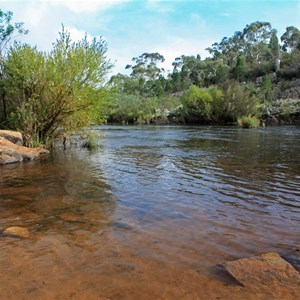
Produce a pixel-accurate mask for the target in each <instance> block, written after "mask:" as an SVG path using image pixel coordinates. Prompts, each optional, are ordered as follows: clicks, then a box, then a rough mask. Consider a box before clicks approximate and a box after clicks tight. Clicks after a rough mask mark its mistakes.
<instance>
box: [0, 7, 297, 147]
mask: <svg viewBox="0 0 300 300" xmlns="http://www.w3.org/2000/svg"><path fill="white" fill-rule="evenodd" d="M0 16H1V18H0V23H1V26H2V27H3V30H2V31H1V33H0V49H1V53H0V129H8V130H17V131H20V132H21V133H22V134H23V138H24V145H25V146H29V147H36V146H38V145H41V144H42V145H45V146H46V147H47V148H49V147H51V145H53V141H54V140H55V139H56V138H57V137H58V136H60V137H61V138H63V137H65V136H68V135H69V134H72V133H74V132H77V131H78V130H80V129H81V128H85V127H88V126H90V125H92V124H106V123H110V124H113V123H117V124H159V125H162V124H188V125H234V126H241V127H243V128H253V127H258V126H269V125H281V124H285V125H288V124H299V123H300V68H299V62H300V31H299V29H298V28H296V27H294V26H288V27H286V32H285V33H284V34H283V35H282V36H281V37H279V36H278V35H277V30H276V29H274V28H273V27H272V25H271V24H270V23H269V22H261V21H257V22H253V23H251V24H248V25H246V26H245V28H244V29H242V30H241V31H236V32H235V33H234V34H233V35H232V36H231V37H224V38H223V39H222V40H221V41H220V42H216V43H214V44H213V45H212V46H211V47H208V48H207V49H206V50H207V51H208V52H209V54H210V56H209V57H208V58H205V59H202V58H201V57H200V55H196V56H193V55H191V56H186V55H181V56H180V57H177V58H175V59H174V62H173V63H172V67H173V70H172V71H169V72H166V71H165V70H164V69H163V68H162V67H161V64H162V63H163V62H164V60H165V59H164V57H163V55H161V54H160V53H157V52H156V53H147V52H145V53H143V54H141V55H140V56H138V57H134V58H132V60H131V64H128V65H126V66H125V69H126V70H127V72H130V74H129V75H125V74H120V73H119V74H116V75H112V76H111V77H110V78H108V75H109V74H110V72H111V70H112V67H113V64H112V63H111V61H110V60H109V59H108V58H107V56H106V53H107V44H106V42H105V41H104V40H103V39H102V37H100V38H94V39H93V40H92V41H89V40H88V38H87V35H86V36H85V37H84V38H83V39H82V40H80V41H72V40H71V37H70V33H69V32H68V31H67V30H65V28H64V26H62V29H61V32H60V33H59V37H58V39H57V40H56V41H55V42H54V43H53V46H52V49H51V50H50V51H49V52H42V51H40V50H38V49H37V47H35V46H31V45H28V44H22V43H20V42H18V41H16V40H13V39H14V37H15V36H16V34H19V35H26V34H27V33H28V31H27V30H26V29H24V24H23V23H13V22H12V17H13V13H12V12H3V11H2V10H0Z"/></svg>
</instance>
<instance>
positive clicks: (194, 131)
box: [0, 126, 300, 299]
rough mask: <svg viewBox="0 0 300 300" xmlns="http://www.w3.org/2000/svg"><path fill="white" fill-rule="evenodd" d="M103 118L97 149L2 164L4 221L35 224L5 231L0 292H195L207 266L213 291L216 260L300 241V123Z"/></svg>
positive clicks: (0, 214)
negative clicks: (180, 123) (154, 122)
mask: <svg viewBox="0 0 300 300" xmlns="http://www.w3.org/2000/svg"><path fill="white" fill-rule="evenodd" d="M94 130H97V131H100V132H101V133H104V134H105V136H104V137H103V138H101V139H100V140H99V143H100V146H99V148H98V149H96V150H95V151H91V152H90V151H88V150H83V149H68V150H66V151H63V150H57V151H55V153H53V154H51V155H50V156H49V157H48V158H47V159H46V160H43V161H34V162H28V163H23V164H14V165H7V166H3V167H1V168H0V178H1V181H0V230H3V229H5V228H6V227H8V226H23V227H27V228H28V229H29V232H30V237H29V239H25V240H22V239H16V238H11V237H7V236H2V237H0V246H1V249H2V250H1V254H0V265H1V269H0V271H1V278H2V279H1V280H0V287H2V288H0V297H1V295H2V296H5V298H6V299H15V298H19V297H23V298H24V299H27V298H26V297H29V298H30V297H39V296H40V297H43V298H44V299H46V298H47V297H48V299H56V298H57V297H58V299H63V298H65V297H66V298H68V297H71V296H72V297H73V298H74V297H75V298H76V297H77V298H78V299H80V298H81V299H82V297H83V298H84V299H102V298H101V297H103V299H112V298H113V299H123V298H124V299H125V298H126V299H137V298H140V296H142V295H143V298H145V294H146V293H147V295H148V296H149V299H151V298H152V299H154V298H156V297H157V295H164V294H163V293H164V292H163V291H165V290H166V286H167V287H168V288H169V292H168V293H169V294H168V293H167V294H166V297H165V298H163V297H162V298H163V299H174V298H184V297H183V295H187V294H186V290H187V289H188V290H190V294H189V295H190V296H191V297H190V298H189V297H186V299H193V298H195V296H199V295H203V290H202V294H201V292H200V290H199V289H200V288H201V284H200V283H199V281H200V279H199V276H200V278H201V280H202V282H203V280H204V279H203V277H201V276H204V277H205V278H206V279H207V280H210V281H208V282H206V287H207V286H209V283H212V282H214V284H215V285H214V284H213V285H212V288H211V291H210V292H211V294H208V296H209V295H214V296H215V294H214V293H215V292H216V291H218V288H216V285H217V286H218V284H219V283H218V282H220V281H222V274H220V273H219V272H218V268H217V267H216V266H218V264H221V263H223V262H224V261H227V260H233V259H236V258H240V257H247V256H252V255H256V254H259V253H263V252H271V251H272V252H279V253H283V252H285V251H288V250H289V249H292V248H293V247H299V244H300V128H299V127H274V128H260V129H253V130H243V129H237V128H224V127H150V126H146V127H139V126H132V127H129V126H128V127H121V126H100V127H95V128H94ZM186 272H188V276H187V275H186V276H187V278H188V279H186V281H184V279H183V278H185V277H184V274H186ZM3 274H5V276H3ZM16 274H20V275H19V277H18V279H16ZM223 280H224V282H226V279H224V278H223ZM99 282H102V283H101V284H99ZM216 282H217V283H216ZM227 282H228V281H227ZM193 285H195V288H194V289H193V288H192V287H193ZM62 286H64V289H61V287H62ZM227 290H228V293H229V292H230V288H229V287H223V285H221V286H219V291H220V293H221V292H222V293H223V294H222V295H223V296H226V292H227ZM231 292H232V291H231ZM1 293H2V294H1ZM139 293H140V294H139ZM224 293H225V294H224ZM229 294H230V293H229ZM169 296H170V297H169ZM244 296H245V295H244ZM55 297H56V298H55ZM85 297H86V298H85ZM245 297H246V296H245ZM208 298H209V297H208ZM225 298H226V297H225ZM250 298H251V297H250ZM213 299H215V298H213Z"/></svg>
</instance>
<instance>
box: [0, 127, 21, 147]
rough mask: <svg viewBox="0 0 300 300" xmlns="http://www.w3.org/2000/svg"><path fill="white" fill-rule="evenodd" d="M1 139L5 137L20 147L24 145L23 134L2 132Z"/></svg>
mask: <svg viewBox="0 0 300 300" xmlns="http://www.w3.org/2000/svg"><path fill="white" fill-rule="evenodd" d="M0 137H3V138H5V139H7V140H9V141H10V142H12V143H14V144H17V145H19V146H22V145H23V136H22V133H21V132H18V131H12V130H0Z"/></svg>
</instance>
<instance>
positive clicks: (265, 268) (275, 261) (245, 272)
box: [224, 253, 300, 290]
mask: <svg viewBox="0 0 300 300" xmlns="http://www.w3.org/2000/svg"><path fill="white" fill-rule="evenodd" d="M224 267H225V269H226V270H227V271H228V272H229V273H230V274H231V275H232V276H233V277H234V278H235V279H236V280H237V281H238V282H239V283H241V284H242V285H243V286H245V287H247V288H250V289H253V290H261V289H262V288H265V287H267V288H271V289H274V288H276V287H284V288H287V287H289V288H299V287H300V274H299V273H298V272H297V271H296V270H295V268H294V267H293V266H292V265H290V264H289V263H288V262H287V261H285V260H284V259H283V258H281V257H280V256H279V254H277V253H267V254H262V255H260V256H255V257H250V258H242V259H238V260H235V261H230V262H226V263H225V264H224Z"/></svg>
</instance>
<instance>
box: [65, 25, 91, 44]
mask: <svg viewBox="0 0 300 300" xmlns="http://www.w3.org/2000/svg"><path fill="white" fill-rule="evenodd" d="M65 30H66V31H68V32H69V33H70V36H71V39H72V41H74V42H75V41H80V40H82V39H83V38H84V36H85V35H86V34H87V40H88V41H89V42H91V41H92V40H93V37H92V36H91V35H90V34H88V33H86V32H85V31H83V30H79V29H77V28H75V27H68V26H67V27H65Z"/></svg>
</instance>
